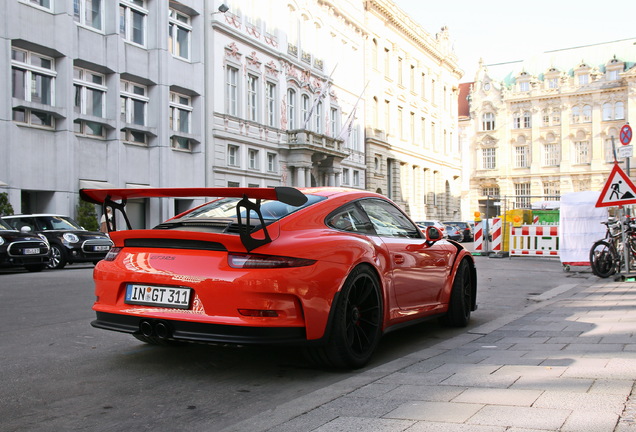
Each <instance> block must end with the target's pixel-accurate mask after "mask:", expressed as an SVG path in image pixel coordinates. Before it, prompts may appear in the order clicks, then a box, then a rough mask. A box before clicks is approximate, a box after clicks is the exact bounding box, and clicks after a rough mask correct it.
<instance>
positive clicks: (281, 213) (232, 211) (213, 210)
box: [170, 195, 325, 222]
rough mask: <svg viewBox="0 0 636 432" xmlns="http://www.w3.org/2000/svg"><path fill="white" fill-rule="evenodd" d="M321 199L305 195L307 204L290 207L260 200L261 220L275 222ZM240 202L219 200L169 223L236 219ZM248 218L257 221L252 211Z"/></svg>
mask: <svg viewBox="0 0 636 432" xmlns="http://www.w3.org/2000/svg"><path fill="white" fill-rule="evenodd" d="M323 199H325V198H324V197H320V196H316V195H307V202H306V203H305V204H303V205H301V206H292V205H289V204H284V203H282V202H280V201H275V200H262V201H261V214H262V215H263V219H264V220H266V221H270V222H272V221H277V220H279V219H282V218H284V217H285V216H287V215H290V214H292V213H294V212H296V211H298V210H300V209H302V208H305V207H308V206H310V205H312V204H315V203H317V202H318V201H322V200H323ZM240 200H241V199H240V198H221V199H219V200H216V201H212V202H211V203H208V204H205V205H203V206H202V207H199V208H197V209H194V210H192V211H191V212H189V213H186V214H185V215H183V216H181V217H180V218H178V219H173V220H171V221H170V222H183V221H186V220H188V221H192V220H214V219H221V220H228V219H236V205H237V204H238V202H239V201H240ZM241 216H242V217H245V216H246V214H245V211H243V212H242V213H241ZM250 218H251V219H256V220H258V215H257V214H256V213H255V212H254V211H251V212H250Z"/></svg>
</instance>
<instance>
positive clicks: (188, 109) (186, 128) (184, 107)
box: [169, 92, 193, 151]
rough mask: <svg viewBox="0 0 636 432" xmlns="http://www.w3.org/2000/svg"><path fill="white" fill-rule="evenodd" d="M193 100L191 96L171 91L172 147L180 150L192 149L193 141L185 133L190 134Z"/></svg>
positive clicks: (170, 122)
mask: <svg viewBox="0 0 636 432" xmlns="http://www.w3.org/2000/svg"><path fill="white" fill-rule="evenodd" d="M192 110H193V108H192V101H191V99H190V96H186V95H182V94H179V93H175V92H170V120H169V124H170V130H172V131H173V134H172V147H173V148H176V149H179V150H188V151H192V141H191V140H190V139H189V138H188V137H187V136H183V135H185V134H190V133H191V130H190V127H191V125H190V118H191V117H192Z"/></svg>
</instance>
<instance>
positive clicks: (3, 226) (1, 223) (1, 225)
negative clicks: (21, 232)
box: [0, 219, 15, 231]
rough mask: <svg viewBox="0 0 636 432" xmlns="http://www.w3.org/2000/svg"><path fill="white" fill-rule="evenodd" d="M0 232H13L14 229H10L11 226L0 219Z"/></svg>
mask: <svg viewBox="0 0 636 432" xmlns="http://www.w3.org/2000/svg"><path fill="white" fill-rule="evenodd" d="M0 230H11V231H15V228H12V227H11V225H9V224H8V223H6V222H5V221H3V220H2V219H0Z"/></svg>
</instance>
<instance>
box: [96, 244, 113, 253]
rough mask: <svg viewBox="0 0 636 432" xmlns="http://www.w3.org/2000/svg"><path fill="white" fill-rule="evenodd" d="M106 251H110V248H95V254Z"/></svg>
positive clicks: (105, 246)
mask: <svg viewBox="0 0 636 432" xmlns="http://www.w3.org/2000/svg"><path fill="white" fill-rule="evenodd" d="M108 250H110V246H108V245H104V246H95V252H103V251H108Z"/></svg>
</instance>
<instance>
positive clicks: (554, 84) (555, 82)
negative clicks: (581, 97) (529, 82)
mask: <svg viewBox="0 0 636 432" xmlns="http://www.w3.org/2000/svg"><path fill="white" fill-rule="evenodd" d="M548 88H551V89H556V88H559V79H558V78H549V79H548Z"/></svg>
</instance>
